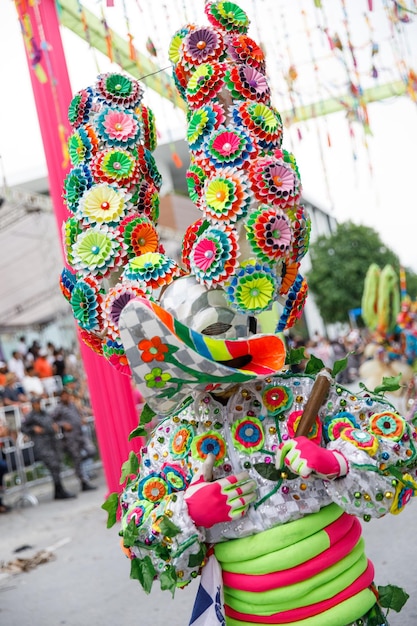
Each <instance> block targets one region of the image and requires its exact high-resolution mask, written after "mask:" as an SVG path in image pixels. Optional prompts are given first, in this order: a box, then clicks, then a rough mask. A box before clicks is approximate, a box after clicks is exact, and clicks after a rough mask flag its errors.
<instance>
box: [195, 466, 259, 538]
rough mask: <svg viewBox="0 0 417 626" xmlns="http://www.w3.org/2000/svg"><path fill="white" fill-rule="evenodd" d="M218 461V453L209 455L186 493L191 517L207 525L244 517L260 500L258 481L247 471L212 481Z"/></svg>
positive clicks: (200, 524) (197, 524)
mask: <svg viewBox="0 0 417 626" xmlns="http://www.w3.org/2000/svg"><path fill="white" fill-rule="evenodd" d="M214 461H215V456H214V455H213V454H209V455H208V456H207V459H206V460H205V461H204V463H203V466H202V468H201V471H200V472H199V473H198V474H196V476H195V477H194V479H193V480H192V482H191V484H190V486H189V487H188V489H187V490H186V492H185V502H186V503H187V506H188V512H189V514H190V517H191V519H192V520H193V522H194V524H195V525H196V526H204V528H210V527H211V526H214V524H219V523H220V522H230V521H231V520H234V519H237V518H239V517H242V516H243V515H245V513H246V511H247V510H248V507H249V504H250V503H251V502H253V501H254V500H255V499H256V493H255V491H256V483H255V481H254V480H252V479H251V478H249V474H248V473H247V472H240V473H239V474H236V475H235V474H233V475H232V476H227V477H226V478H220V479H219V480H214V481H213V482H210V481H211V480H212V475H213V466H214Z"/></svg>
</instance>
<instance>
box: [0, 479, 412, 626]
mask: <svg viewBox="0 0 417 626" xmlns="http://www.w3.org/2000/svg"><path fill="white" fill-rule="evenodd" d="M95 483H96V484H97V485H98V487H99V488H98V489H97V491H92V492H85V493H79V494H78V497H77V498H76V499H74V500H64V501H54V500H53V499H52V486H51V484H50V483H46V484H43V485H40V486H38V487H36V488H33V489H34V492H35V493H36V495H37V497H38V500H39V504H38V505H36V506H32V505H30V504H29V503H26V504H25V505H24V506H19V507H16V508H14V509H13V510H12V511H11V512H10V513H9V514H7V515H0V566H1V565H4V564H7V563H10V562H11V561H14V560H15V559H16V558H25V559H29V558H31V557H32V556H34V555H36V554H37V553H39V552H40V551H42V550H45V549H49V550H50V552H52V553H53V555H54V559H53V560H50V561H48V562H46V563H43V564H40V565H38V566H37V567H35V568H34V569H32V570H31V571H28V572H21V573H18V574H13V575H11V574H9V573H5V572H4V571H2V570H1V569H0V625H1V626H22V625H31V626H60V625H65V626H103V625H107V624H111V625H112V626H125V625H127V624H132V625H135V626H187V624H188V619H189V616H190V614H191V610H192V605H193V599H194V594H195V592H196V589H197V581H194V582H193V584H191V585H190V586H189V587H187V588H186V589H184V590H178V591H177V593H176V595H175V599H172V598H171V595H170V594H169V592H167V591H164V592H161V591H160V589H159V584H158V583H156V584H155V586H154V589H153V590H152V592H151V594H150V595H146V594H145V593H144V592H143V591H142V589H141V587H140V585H139V583H138V582H137V581H135V580H130V578H129V562H128V560H127V559H126V557H125V556H124V555H123V554H122V552H121V551H120V549H119V537H118V530H117V527H116V526H114V527H113V528H111V529H107V528H106V520H107V516H106V513H105V512H104V511H103V510H102V509H101V504H102V503H103V501H104V499H105V497H106V485H105V481H104V478H103V475H102V472H101V470H99V474H98V477H97V479H96V480H95ZM65 484H66V487H67V488H68V489H69V490H73V491H78V483H77V481H76V480H75V479H74V478H73V477H69V478H67V479H65ZM13 499H14V498H13V497H11V498H9V500H8V501H7V500H6V502H8V503H13ZM416 519H417V499H416V501H415V502H411V503H410V504H409V505H408V506H407V507H406V509H405V511H404V512H403V513H402V514H401V515H398V516H393V515H390V516H387V517H385V518H383V519H380V520H375V521H371V522H370V523H368V524H365V523H364V524H363V527H364V536H365V540H366V543H367V553H368V556H369V557H370V558H371V560H372V561H373V562H374V565H375V568H376V577H375V582H376V584H377V585H385V584H388V583H392V584H396V585H399V586H402V587H404V588H405V589H406V590H407V592H408V593H409V594H410V596H411V597H410V599H409V600H408V602H407V604H406V605H405V607H404V609H403V610H402V612H401V613H400V614H396V613H391V614H390V616H389V617H390V626H417V589H416V583H417V542H416V538H415V535H414V533H415V528H416ZM25 546H30V547H29V548H26V549H23V550H21V551H18V552H15V550H16V549H19V548H24V547H25Z"/></svg>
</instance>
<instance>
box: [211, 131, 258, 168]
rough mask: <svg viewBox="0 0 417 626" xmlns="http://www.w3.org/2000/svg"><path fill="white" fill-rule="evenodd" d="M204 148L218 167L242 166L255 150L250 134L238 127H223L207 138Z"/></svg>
mask: <svg viewBox="0 0 417 626" xmlns="http://www.w3.org/2000/svg"><path fill="white" fill-rule="evenodd" d="M204 149H205V151H206V153H207V154H208V155H209V157H210V160H211V161H212V162H213V164H214V165H215V166H216V167H224V166H227V165H229V166H233V167H238V166H242V165H243V163H245V162H246V161H247V160H248V159H249V155H250V154H251V153H252V152H253V151H254V148H253V145H252V142H251V140H250V138H249V136H248V135H247V134H246V133H244V132H243V131H242V130H240V129H238V128H226V127H221V128H219V129H218V130H216V131H214V132H213V133H212V134H211V135H210V137H209V138H208V139H207V141H206V143H205V145H204Z"/></svg>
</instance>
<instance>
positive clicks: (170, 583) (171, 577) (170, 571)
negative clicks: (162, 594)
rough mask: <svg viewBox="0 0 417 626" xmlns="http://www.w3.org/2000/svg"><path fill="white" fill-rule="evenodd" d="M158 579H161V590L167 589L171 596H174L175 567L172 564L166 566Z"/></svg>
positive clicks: (175, 583) (175, 585) (175, 586)
mask: <svg viewBox="0 0 417 626" xmlns="http://www.w3.org/2000/svg"><path fill="white" fill-rule="evenodd" d="M159 580H160V581H161V589H162V591H165V590H166V589H167V590H168V591H170V592H171V593H172V597H174V594H175V589H176V588H177V574H176V572H175V567H173V566H172V565H170V566H169V567H167V569H166V570H165V571H164V572H162V574H161V575H160V576H159Z"/></svg>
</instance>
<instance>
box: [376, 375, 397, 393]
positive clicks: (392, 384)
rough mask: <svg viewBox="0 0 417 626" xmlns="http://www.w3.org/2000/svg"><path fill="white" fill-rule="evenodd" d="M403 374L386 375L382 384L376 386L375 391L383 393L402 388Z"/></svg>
mask: <svg viewBox="0 0 417 626" xmlns="http://www.w3.org/2000/svg"><path fill="white" fill-rule="evenodd" d="M401 376H402V374H398V376H384V377H383V379H382V384H381V385H378V387H375V389H374V393H377V394H381V393H384V392H385V391H397V389H401V385H400V380H401Z"/></svg>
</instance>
